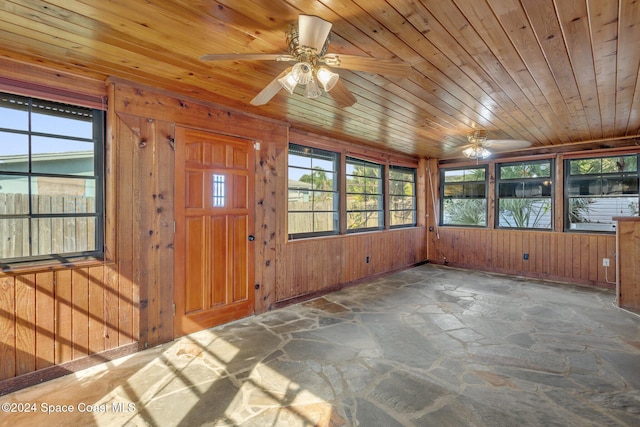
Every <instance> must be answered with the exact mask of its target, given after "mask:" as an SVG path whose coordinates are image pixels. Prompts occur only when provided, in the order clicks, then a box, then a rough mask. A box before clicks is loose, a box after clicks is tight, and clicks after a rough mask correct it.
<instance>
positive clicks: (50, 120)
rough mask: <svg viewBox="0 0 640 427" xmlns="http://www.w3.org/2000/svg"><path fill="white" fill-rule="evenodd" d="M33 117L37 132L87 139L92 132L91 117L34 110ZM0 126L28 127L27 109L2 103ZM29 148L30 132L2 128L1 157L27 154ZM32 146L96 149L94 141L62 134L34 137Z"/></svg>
mask: <svg viewBox="0 0 640 427" xmlns="http://www.w3.org/2000/svg"><path fill="white" fill-rule="evenodd" d="M31 117H32V123H31V127H32V130H33V131H34V132H42V133H50V134H57V135H65V136H71V137H79V138H88V139H91V138H92V136H93V135H92V123H91V122H90V121H79V120H73V119H67V118H64V117H59V116H53V115H47V114H38V113H35V112H34V113H33V114H32V115H31ZM0 129H11V130H21V131H27V130H28V129H29V117H28V114H27V112H26V111H22V110H16V109H11V108H6V107H0ZM28 150H29V139H28V137H27V135H21V134H15V133H11V132H3V131H0V157H2V156H10V155H18V154H27V153H28ZM31 150H32V153H33V154H41V153H66V152H71V151H89V150H93V144H92V143H90V142H83V141H73V140H66V139H61V138H47V137H33V138H32V146H31Z"/></svg>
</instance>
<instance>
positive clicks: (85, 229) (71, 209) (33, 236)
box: [0, 193, 96, 259]
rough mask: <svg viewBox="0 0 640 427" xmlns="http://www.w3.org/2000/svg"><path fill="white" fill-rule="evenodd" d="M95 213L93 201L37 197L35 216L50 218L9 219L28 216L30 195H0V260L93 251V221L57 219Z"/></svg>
mask: <svg viewBox="0 0 640 427" xmlns="http://www.w3.org/2000/svg"><path fill="white" fill-rule="evenodd" d="M95 209H96V208H95V198H94V197H84V196H61V195H58V196H46V195H34V196H32V213H33V214H42V215H51V216H50V217H44V218H31V219H29V218H24V217H22V218H17V217H8V215H27V214H28V213H29V195H28V194H15V193H0V259H7V258H18V257H26V256H36V255H47V254H64V253H74V252H85V251H91V250H94V249H95V247H96V241H95V231H96V219H95V218H94V217H83V216H56V215H59V214H65V215H66V214H85V213H94V212H95ZM30 241H31V249H30V248H29V246H30V245H29V242H30Z"/></svg>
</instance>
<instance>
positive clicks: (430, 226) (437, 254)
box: [424, 159, 442, 263]
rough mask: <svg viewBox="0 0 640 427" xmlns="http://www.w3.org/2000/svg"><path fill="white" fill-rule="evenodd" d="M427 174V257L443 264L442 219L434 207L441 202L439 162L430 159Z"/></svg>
mask: <svg viewBox="0 0 640 427" xmlns="http://www.w3.org/2000/svg"><path fill="white" fill-rule="evenodd" d="M425 168H426V172H425V187H426V188H425V190H426V191H425V193H424V194H425V206H426V207H425V227H426V228H427V247H426V251H427V256H426V259H428V260H429V261H431V262H437V263H441V262H442V253H441V248H442V247H441V246H440V244H439V243H440V242H439V241H438V235H439V231H440V229H441V228H440V227H439V224H440V218H438V215H437V214H436V212H438V211H439V209H440V207H439V206H434V205H433V201H434V200H435V201H436V203H438V200H440V192H439V190H438V189H439V185H440V175H439V170H438V161H437V160H435V159H429V160H427V162H426V166H425Z"/></svg>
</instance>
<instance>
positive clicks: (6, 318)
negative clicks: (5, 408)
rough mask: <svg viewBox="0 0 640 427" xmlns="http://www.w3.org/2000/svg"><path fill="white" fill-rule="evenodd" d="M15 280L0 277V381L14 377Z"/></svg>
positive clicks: (8, 277)
mask: <svg viewBox="0 0 640 427" xmlns="http://www.w3.org/2000/svg"><path fill="white" fill-rule="evenodd" d="M15 288H16V286H15V279H14V277H13V276H4V277H0V360H2V363H0V380H5V379H8V378H13V377H14V376H15V375H16V308H15V302H16V298H15Z"/></svg>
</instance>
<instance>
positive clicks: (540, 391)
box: [0, 264, 640, 427]
mask: <svg viewBox="0 0 640 427" xmlns="http://www.w3.org/2000/svg"><path fill="white" fill-rule="evenodd" d="M613 299H614V295H613V294H612V293H610V292H604V291H599V290H593V289H585V288H578V287H573V286H568V285H561V284H555V283H545V282H538V281H533V280H525V279H521V278H512V277H507V276H498V275H489V274H485V273H479V272H473V271H465V270H458V269H452V268H447V267H442V266H434V265H429V264H427V265H423V266H420V267H416V268H412V269H409V270H406V271H403V272H399V273H396V274H392V275H389V276H386V277H384V278H379V279H375V280H372V281H370V282H368V283H364V284H361V285H358V286H354V287H350V288H347V289H344V290H342V291H339V292H335V293H332V294H329V295H325V296H323V297H321V298H317V299H314V300H311V301H308V302H305V303H301V304H296V305H291V306H288V307H285V308H282V309H279V310H276V311H272V312H269V313H265V314H262V315H259V316H255V317H251V318H248V319H245V320H242V321H239V322H235V323H232V324H228V325H224V326H222V327H218V328H214V329H211V330H207V331H202V332H199V333H196V334H192V335H190V336H186V337H183V338H180V339H178V340H176V341H174V342H171V343H167V344H165V345H163V346H160V347H157V348H153V349H150V350H146V351H143V352H140V353H138V354H135V355H132V356H129V357H125V358H122V359H119V360H116V361H114V362H110V363H106V364H103V365H100V366H96V367H93V368H90V369H87V370H85V371H82V372H79V373H77V374H72V375H68V376H66V377H63V378H59V379H56V380H53V381H50V382H47V383H44V384H41V385H38V386H35V387H31V388H28V389H24V390H21V391H18V392H15V393H13V394H9V395H6V396H3V397H0V403H2V404H3V405H2V408H3V413H0V425H3V426H5V425H6V426H11V427H16V426H22V425H29V426H40V425H42V426H45V425H46V426H58V425H73V426H94V425H95V426H121V425H132V426H145V425H151V426H200V425H207V426H256V427H258V426H259V427H264V426H312V425H318V426H363V427H374V426H385V427H391V426H491V427H496V426H545V427H548V426H563V427H566V426H581V427H582V426H639V425H640V317H638V316H636V315H634V314H631V313H627V312H624V311H621V310H619V309H617V308H616V307H614V306H613V305H612V301H613ZM7 404H9V406H7ZM19 404H21V405H22V406H21V407H20V409H21V410H22V411H23V412H22V413H15V412H7V411H6V409H9V410H11V407H12V406H13V408H14V409H16V408H17V407H18V405H19ZM25 404H26V405H29V407H28V409H26V408H27V407H26V406H25ZM32 409H33V410H32ZM64 409H66V410H67V411H68V410H69V409H71V410H73V412H60V411H62V410H64ZM27 410H29V411H30V412H25V411H27ZM47 411H51V412H52V413H47Z"/></svg>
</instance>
